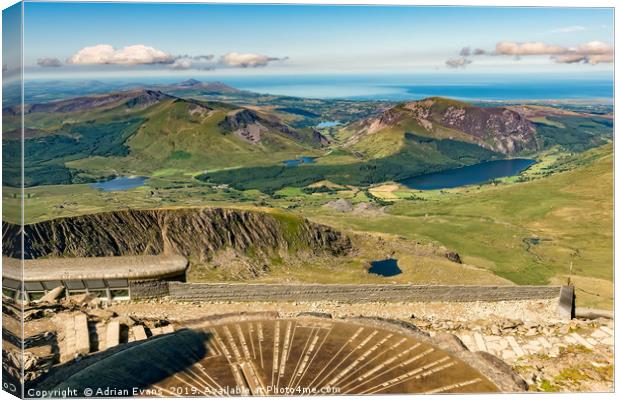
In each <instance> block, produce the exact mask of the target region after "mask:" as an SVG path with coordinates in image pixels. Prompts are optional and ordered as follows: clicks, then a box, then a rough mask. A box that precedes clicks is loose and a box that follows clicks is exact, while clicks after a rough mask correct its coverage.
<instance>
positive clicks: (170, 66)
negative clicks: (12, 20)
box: [5, 2, 613, 78]
mask: <svg viewBox="0 0 620 400" xmlns="http://www.w3.org/2000/svg"><path fill="white" fill-rule="evenodd" d="M5 20H6V18H5ZM24 63H25V70H26V75H27V77H28V78H61V77H124V76H127V77H131V76H176V75H179V76H180V75H184V76H187V75H188V74H191V75H194V76H196V77H200V76H209V75H240V76H242V75H261V74H341V73H342V74H352V73H360V74H366V73H368V74H391V73H428V72H440V73H446V74H450V73H453V72H454V71H458V72H459V73H470V72H471V73H477V74H480V73H493V74H503V73H506V74H508V73H510V74H514V73H540V72H545V73H553V74H556V73H557V74H560V73H573V74H575V73H577V74H584V75H585V74H597V73H599V74H600V73H606V72H609V71H612V70H613V11H612V9H609V8H607V9H605V8H599V9H594V8H590V9H588V8H579V9H577V8H492V7H487V8H484V7H404V6H292V5H262V6H260V5H258V6H257V5H215V4H211V5H209V4H143V3H142V4H135V3H134V4H130V3H126V4H118V3H95V4H92V3H91V4H88V3H78V4H76V3H40V2H32V3H26V4H25V11H24ZM6 68H8V69H10V68H11V66H10V65H7V66H6Z"/></svg>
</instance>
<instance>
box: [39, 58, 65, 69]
mask: <svg viewBox="0 0 620 400" xmlns="http://www.w3.org/2000/svg"><path fill="white" fill-rule="evenodd" d="M37 65H38V66H39V67H43V68H48V67H60V66H62V63H61V62H60V60H59V59H57V58H39V59H38V60H37Z"/></svg>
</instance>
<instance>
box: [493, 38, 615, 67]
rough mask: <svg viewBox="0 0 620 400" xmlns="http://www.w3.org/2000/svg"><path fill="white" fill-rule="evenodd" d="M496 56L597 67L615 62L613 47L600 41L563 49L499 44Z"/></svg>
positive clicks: (549, 46)
mask: <svg viewBox="0 0 620 400" xmlns="http://www.w3.org/2000/svg"><path fill="white" fill-rule="evenodd" d="M495 54H497V55H513V56H516V57H521V56H536V55H547V56H550V57H551V59H552V60H554V61H555V62H556V63H560V64H574V63H579V62H582V63H587V64H591V65H596V64H599V63H612V62H614V49H613V47H612V46H610V45H608V44H607V43H603V42H599V41H592V42H588V43H584V44H581V45H579V46H577V47H562V46H556V45H550V44H546V43H543V42H525V43H515V42H499V43H497V45H496V46H495Z"/></svg>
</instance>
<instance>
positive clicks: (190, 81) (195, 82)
mask: <svg viewBox="0 0 620 400" xmlns="http://www.w3.org/2000/svg"><path fill="white" fill-rule="evenodd" d="M201 83H202V82H200V81H199V80H196V79H187V80H184V81H183V82H181V83H179V86H196V85H200V84H201Z"/></svg>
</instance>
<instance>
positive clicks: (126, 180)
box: [91, 176, 148, 192]
mask: <svg viewBox="0 0 620 400" xmlns="http://www.w3.org/2000/svg"><path fill="white" fill-rule="evenodd" d="M147 179H148V178H147V177H145V176H135V177H126V176H119V177H117V178H114V179H111V180H109V181H105V182H97V183H93V184H92V185H91V186H92V187H94V188H95V189H99V190H103V191H104V192H112V191H116V190H128V189H133V188H135V187H138V186H142V185H144V183H145V182H146V180H147Z"/></svg>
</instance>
